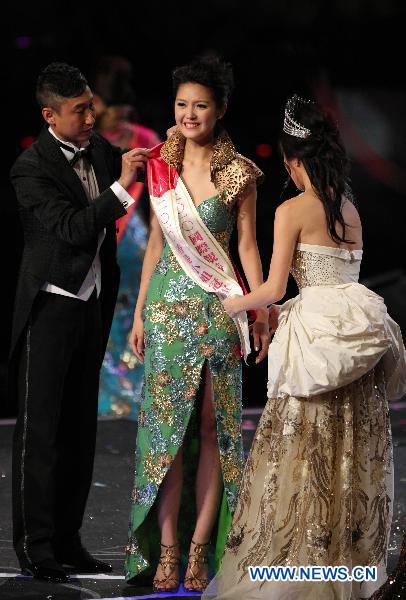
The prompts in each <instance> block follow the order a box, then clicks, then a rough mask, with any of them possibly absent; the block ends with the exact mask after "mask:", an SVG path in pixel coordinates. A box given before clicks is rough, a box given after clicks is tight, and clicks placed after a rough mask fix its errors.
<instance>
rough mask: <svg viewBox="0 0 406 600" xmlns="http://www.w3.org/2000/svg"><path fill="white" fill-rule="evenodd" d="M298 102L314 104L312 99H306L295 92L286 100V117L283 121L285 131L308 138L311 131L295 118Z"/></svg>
mask: <svg viewBox="0 0 406 600" xmlns="http://www.w3.org/2000/svg"><path fill="white" fill-rule="evenodd" d="M298 104H312V101H311V100H305V99H304V98H301V97H300V96H298V95H297V94H294V95H293V96H292V97H291V98H289V100H288V101H287V102H286V107H285V119H284V121H283V131H284V132H285V133H288V134H289V135H294V136H295V137H299V138H303V139H304V138H307V137H308V136H309V135H310V134H311V131H310V129H307V127H305V126H304V125H301V124H300V123H298V122H297V121H295V119H294V118H293V116H294V114H295V110H296V108H297V106H298Z"/></svg>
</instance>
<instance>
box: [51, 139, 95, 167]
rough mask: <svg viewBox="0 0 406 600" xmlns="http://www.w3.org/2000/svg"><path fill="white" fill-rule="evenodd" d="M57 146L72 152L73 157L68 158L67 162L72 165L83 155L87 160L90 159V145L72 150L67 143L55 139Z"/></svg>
mask: <svg viewBox="0 0 406 600" xmlns="http://www.w3.org/2000/svg"><path fill="white" fill-rule="evenodd" d="M57 142H58V144H59V146H60V147H61V148H63V149H64V150H67V151H68V152H71V153H72V154H73V157H72V158H71V159H70V161H69V164H70V165H71V166H72V167H73V166H74V165H75V164H76V163H77V162H78V160H80V159H81V158H82V157H83V156H86V158H87V159H88V160H90V158H89V156H90V152H89V150H90V145H89V146H87V148H83V149H82V150H77V151H76V150H74V149H73V148H72V147H71V146H68V145H67V144H64V143H63V142H60V141H59V140H57Z"/></svg>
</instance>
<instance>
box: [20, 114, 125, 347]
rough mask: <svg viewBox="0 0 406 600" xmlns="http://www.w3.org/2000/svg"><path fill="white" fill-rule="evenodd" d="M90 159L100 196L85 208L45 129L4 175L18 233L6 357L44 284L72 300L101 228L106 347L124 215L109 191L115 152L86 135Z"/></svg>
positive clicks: (116, 169) (117, 165)
mask: <svg viewBox="0 0 406 600" xmlns="http://www.w3.org/2000/svg"><path fill="white" fill-rule="evenodd" d="M90 142H91V161H92V165H93V168H94V171H95V175H96V179H97V182H98V186H99V190H100V191H101V194H100V196H99V197H98V198H97V199H96V200H95V201H93V202H91V203H89V202H88V200H87V197H86V194H85V191H84V189H83V186H82V184H81V182H80V179H79V177H78V175H77V174H76V172H75V171H74V170H73V168H72V166H71V165H70V164H69V162H68V161H67V160H66V158H65V156H64V155H63V153H62V151H61V149H60V148H59V146H58V144H57V142H56V140H55V138H54V137H53V136H52V135H51V134H50V133H49V131H48V129H47V127H46V126H45V127H44V129H43V130H42V132H41V134H40V135H39V137H38V139H37V140H36V141H35V142H34V144H33V145H32V146H30V147H29V148H28V149H27V150H25V151H24V152H23V153H22V154H21V155H20V156H19V157H18V159H17V161H16V162H15V163H14V165H13V167H12V169H11V181H12V184H13V186H14V189H15V191H16V196H17V201H18V206H19V211H20V217H21V222H22V226H23V232H24V249H23V255H22V260H21V266H20V273H19V278H18V283H17V290H16V297H15V304H14V314H13V326H12V335H11V355H13V352H14V350H15V348H16V346H17V343H18V341H19V339H20V337H21V334H22V332H23V331H24V328H25V326H26V324H27V322H28V318H29V314H30V310H31V307H32V304H33V301H34V299H35V296H36V295H37V293H38V291H39V290H40V288H41V286H42V285H43V283H44V282H46V281H47V282H49V283H51V284H54V285H57V286H58V287H61V288H63V289H64V290H66V291H68V292H71V293H73V294H76V293H77V292H78V291H79V289H80V287H81V285H82V283H83V281H84V279H85V277H86V274H87V272H88V271H89V269H90V267H91V264H92V262H93V259H94V256H95V254H96V251H97V243H98V234H99V232H100V231H102V230H103V229H104V228H106V237H105V239H104V241H103V244H102V246H101V249H100V260H101V269H102V273H101V279H102V281H101V287H102V292H101V295H100V301H101V309H102V320H103V338H104V342H105V344H106V343H107V339H108V335H109V331H110V326H111V320H112V317H113V312H114V305H115V302H116V298H117V291H118V284H119V277H120V272H119V267H118V264H117V261H116V227H115V220H116V219H117V218H119V217H122V216H123V215H125V214H126V210H125V209H124V207H123V206H122V204H121V202H120V201H119V199H118V198H117V196H116V195H115V194H114V193H113V192H112V190H111V189H110V185H111V184H112V183H113V182H114V181H115V180H117V179H118V177H119V175H120V171H121V154H122V150H121V148H116V147H114V146H112V145H111V144H110V143H109V142H108V141H107V140H105V139H104V138H103V137H101V136H99V135H97V134H92V136H91V138H90Z"/></svg>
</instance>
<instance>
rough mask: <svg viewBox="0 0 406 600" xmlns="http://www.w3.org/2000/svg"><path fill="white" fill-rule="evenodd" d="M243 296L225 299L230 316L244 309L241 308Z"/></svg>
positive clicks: (225, 306) (226, 309) (225, 308)
mask: <svg viewBox="0 0 406 600" xmlns="http://www.w3.org/2000/svg"><path fill="white" fill-rule="evenodd" d="M242 298H243V296H230V298H226V299H225V300H223V306H224V310H225V311H226V313H227V314H228V316H229V317H231V318H233V317H235V316H236V315H238V313H240V312H241V311H242V310H243V309H242V308H241V300H242Z"/></svg>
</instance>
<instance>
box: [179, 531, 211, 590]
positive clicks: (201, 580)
mask: <svg viewBox="0 0 406 600" xmlns="http://www.w3.org/2000/svg"><path fill="white" fill-rule="evenodd" d="M209 543H210V542H207V543H206V544H197V543H196V542H195V541H194V540H192V544H194V546H195V547H194V549H193V553H192V554H189V562H188V566H187V568H188V570H189V573H190V575H189V577H185V581H184V582H183V589H184V590H186V591H187V592H203V591H204V590H205V589H206V588H207V586H208V585H209V580H208V579H207V577H199V566H200V565H207V564H208V562H209V561H208V559H207V553H205V554H203V552H207V550H206V551H205V547H206V546H208V545H209ZM191 584H192V586H193V587H190V585H191Z"/></svg>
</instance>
